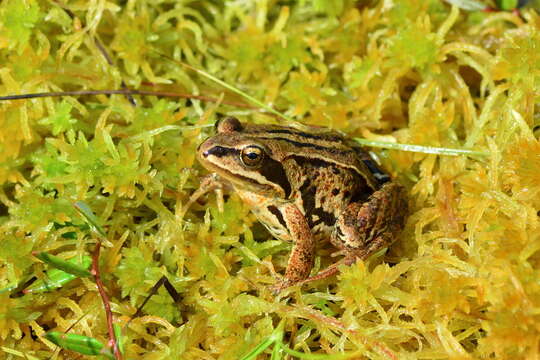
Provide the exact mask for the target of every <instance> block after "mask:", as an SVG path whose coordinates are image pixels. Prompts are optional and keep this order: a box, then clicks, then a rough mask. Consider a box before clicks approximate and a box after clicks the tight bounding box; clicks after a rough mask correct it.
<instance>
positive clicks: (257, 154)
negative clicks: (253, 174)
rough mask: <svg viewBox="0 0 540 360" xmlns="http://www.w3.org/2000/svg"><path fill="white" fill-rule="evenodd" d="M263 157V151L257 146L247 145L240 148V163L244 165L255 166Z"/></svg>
mask: <svg viewBox="0 0 540 360" xmlns="http://www.w3.org/2000/svg"><path fill="white" fill-rule="evenodd" d="M263 158H264V151H263V149H261V148H260V147H258V146H253V145H252V146H247V147H245V148H244V149H242V154H241V155H240V159H242V163H244V165H246V166H247V167H255V166H258V165H260V164H261V163H262V160H263Z"/></svg>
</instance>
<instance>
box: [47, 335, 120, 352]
mask: <svg viewBox="0 0 540 360" xmlns="http://www.w3.org/2000/svg"><path fill="white" fill-rule="evenodd" d="M45 338H47V339H48V340H50V341H51V342H53V343H54V344H55V345H57V346H59V347H61V348H62V349H66V350H71V351H75V352H78V353H79V354H83V355H94V356H95V355H105V356H107V357H108V358H110V359H114V356H113V354H112V353H111V352H110V350H109V349H107V348H106V347H105V345H103V344H102V343H101V342H100V341H99V340H97V339H94V338H91V337H88V336H84V335H78V334H64V333H62V332H59V331H50V332H48V333H46V334H45Z"/></svg>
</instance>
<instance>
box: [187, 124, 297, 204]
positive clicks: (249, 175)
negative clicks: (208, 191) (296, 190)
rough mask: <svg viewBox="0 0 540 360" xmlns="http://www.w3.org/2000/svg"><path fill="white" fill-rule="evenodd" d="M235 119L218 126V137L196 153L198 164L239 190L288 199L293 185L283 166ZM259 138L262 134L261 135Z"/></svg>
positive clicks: (244, 125) (268, 148)
mask: <svg viewBox="0 0 540 360" xmlns="http://www.w3.org/2000/svg"><path fill="white" fill-rule="evenodd" d="M250 127H254V125H246V124H243V123H241V122H240V121H239V120H238V119H236V118H233V117H228V118H225V119H223V120H221V121H219V122H218V123H217V124H216V130H217V133H216V134H215V135H214V136H211V137H210V138H208V139H206V140H205V141H204V142H203V143H202V144H201V145H199V147H198V149H197V157H198V159H199V162H200V163H201V164H202V165H203V166H204V167H205V168H206V169H208V170H209V171H212V172H215V173H217V174H218V175H220V176H221V177H223V178H225V179H226V180H228V181H230V182H231V183H232V184H233V185H234V186H235V187H236V188H238V189H245V190H250V191H255V192H260V193H262V194H267V195H274V196H278V197H288V196H289V195H290V192H291V185H290V183H289V180H288V178H287V174H286V172H285V169H284V168H283V165H282V163H281V162H280V161H279V160H278V159H276V156H275V155H274V154H275V152H274V151H272V150H271V148H270V146H269V144H267V143H266V142H265V141H264V140H263V139H261V138H260V136H254V134H253V133H252V132H251V131H249V128H250ZM258 133H259V135H260V132H258Z"/></svg>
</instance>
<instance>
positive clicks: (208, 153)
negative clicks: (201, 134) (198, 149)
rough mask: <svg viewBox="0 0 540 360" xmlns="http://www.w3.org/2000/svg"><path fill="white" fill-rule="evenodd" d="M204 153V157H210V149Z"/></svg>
mask: <svg viewBox="0 0 540 360" xmlns="http://www.w3.org/2000/svg"><path fill="white" fill-rule="evenodd" d="M202 155H203V156H204V157H208V155H210V151H208V150H206V151H205V152H203V153H202Z"/></svg>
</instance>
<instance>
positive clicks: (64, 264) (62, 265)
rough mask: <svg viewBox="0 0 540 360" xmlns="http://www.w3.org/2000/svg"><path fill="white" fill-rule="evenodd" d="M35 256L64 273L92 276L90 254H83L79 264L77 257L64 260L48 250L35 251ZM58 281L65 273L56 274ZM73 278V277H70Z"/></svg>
mask: <svg viewBox="0 0 540 360" xmlns="http://www.w3.org/2000/svg"><path fill="white" fill-rule="evenodd" d="M34 256H35V257H37V258H38V259H39V260H41V261H43V262H44V263H47V264H49V265H50V266H52V267H54V268H56V269H59V270H61V271H62V272H64V273H67V274H71V275H75V276H78V277H87V276H90V275H91V274H90V271H88V268H89V267H90V264H91V263H92V259H91V258H90V257H89V256H83V259H82V262H81V263H80V264H79V263H78V261H77V259H76V258H72V259H70V260H64V259H62V258H59V257H58V256H54V255H51V254H49V253H46V252H37V253H34ZM55 276H56V280H57V281H62V276H64V275H63V274H61V273H60V274H58V275H55ZM70 280H73V279H70Z"/></svg>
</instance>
